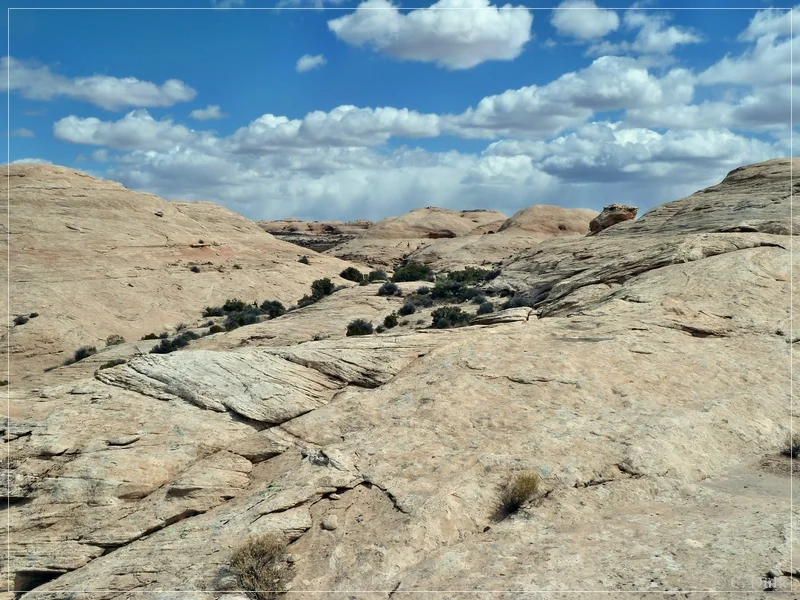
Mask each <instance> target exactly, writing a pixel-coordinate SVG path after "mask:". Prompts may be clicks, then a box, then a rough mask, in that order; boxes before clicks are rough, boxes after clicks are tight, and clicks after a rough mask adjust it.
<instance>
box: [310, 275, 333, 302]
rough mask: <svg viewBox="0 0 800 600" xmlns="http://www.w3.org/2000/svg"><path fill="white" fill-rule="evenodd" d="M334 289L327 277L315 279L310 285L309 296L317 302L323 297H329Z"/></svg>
mask: <svg viewBox="0 0 800 600" xmlns="http://www.w3.org/2000/svg"><path fill="white" fill-rule="evenodd" d="M334 289H335V286H334V285H333V282H332V281H331V280H330V279H329V278H327V277H325V278H324V279H316V280H314V281H313V282H312V283H311V295H312V296H313V297H314V298H317V299H318V300H319V299H320V298H324V297H325V296H330V295H331V294H332V293H333V290H334Z"/></svg>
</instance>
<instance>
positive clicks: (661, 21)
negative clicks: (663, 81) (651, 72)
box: [587, 10, 704, 64]
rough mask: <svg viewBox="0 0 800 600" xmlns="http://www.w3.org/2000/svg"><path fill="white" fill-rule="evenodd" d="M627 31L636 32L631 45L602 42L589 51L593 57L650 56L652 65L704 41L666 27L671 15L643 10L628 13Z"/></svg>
mask: <svg viewBox="0 0 800 600" xmlns="http://www.w3.org/2000/svg"><path fill="white" fill-rule="evenodd" d="M623 22H624V24H625V28H626V29H629V30H634V29H637V30H638V33H637V34H636V37H635V38H634V40H633V41H632V42H627V41H622V42H609V41H603V42H599V43H597V44H594V45H592V46H590V47H589V50H588V51H587V53H588V54H589V55H590V56H598V55H603V54H617V55H619V54H635V55H646V56H650V57H651V58H650V61H651V62H652V63H653V64H659V63H661V62H666V61H665V60H664V57H666V56H668V55H669V54H670V53H671V52H672V51H673V50H675V48H677V47H678V46H682V45H686V44H699V43H700V42H703V41H704V38H703V36H701V35H700V34H699V33H697V32H696V31H693V30H692V29H688V28H684V27H675V26H672V25H670V26H667V23H668V22H669V15H667V14H664V13H654V12H653V13H648V12H645V11H642V10H628V11H626V12H625V16H624V17H623Z"/></svg>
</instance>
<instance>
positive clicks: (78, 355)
mask: <svg viewBox="0 0 800 600" xmlns="http://www.w3.org/2000/svg"><path fill="white" fill-rule="evenodd" d="M92 354H97V348H95V347H94V346H81V347H80V348H78V349H77V350H75V354H74V355H73V356H72V358H69V359H67V360H65V361H64V364H65V365H71V364H73V363H76V362H78V361H81V360H83V359H84V358H88V357H89V356H91V355H92Z"/></svg>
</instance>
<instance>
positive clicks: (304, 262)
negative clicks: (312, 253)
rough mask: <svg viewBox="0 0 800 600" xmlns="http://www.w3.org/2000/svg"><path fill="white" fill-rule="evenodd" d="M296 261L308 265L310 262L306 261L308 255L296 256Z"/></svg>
mask: <svg viewBox="0 0 800 600" xmlns="http://www.w3.org/2000/svg"><path fill="white" fill-rule="evenodd" d="M297 262H299V263H303V264H304V265H309V264H311V263H310V262H309V261H308V257H307V256H301V257H300V258H298V259H297Z"/></svg>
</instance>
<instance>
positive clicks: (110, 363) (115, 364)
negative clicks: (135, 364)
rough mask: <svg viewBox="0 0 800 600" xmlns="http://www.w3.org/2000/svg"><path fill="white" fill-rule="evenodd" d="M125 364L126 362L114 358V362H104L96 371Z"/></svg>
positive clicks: (122, 359)
mask: <svg viewBox="0 0 800 600" xmlns="http://www.w3.org/2000/svg"><path fill="white" fill-rule="evenodd" d="M126 362H128V361H127V360H125V359H124V358H115V359H114V360H109V361H108V362H104V363H103V364H102V365H100V368H99V369H98V370H99V371H102V370H103V369H110V368H111V367H116V366H117V365H124V364H125V363H126Z"/></svg>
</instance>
